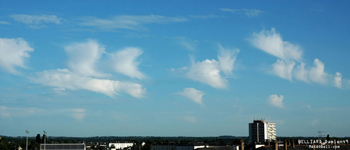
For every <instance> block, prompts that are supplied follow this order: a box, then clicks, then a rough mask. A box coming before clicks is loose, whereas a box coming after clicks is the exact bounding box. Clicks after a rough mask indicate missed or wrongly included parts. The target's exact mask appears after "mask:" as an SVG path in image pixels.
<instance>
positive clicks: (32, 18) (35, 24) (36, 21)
mask: <svg viewBox="0 0 350 150" xmlns="http://www.w3.org/2000/svg"><path fill="white" fill-rule="evenodd" d="M10 17H12V18H13V19H14V20H16V21H18V22H22V23H24V24H28V25H30V27H32V28H42V27H46V26H45V25H42V24H43V23H54V24H60V23H61V20H62V18H59V17H57V16H55V15H26V14H19V15H11V16H10Z"/></svg>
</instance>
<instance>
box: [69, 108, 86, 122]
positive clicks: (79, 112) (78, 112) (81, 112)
mask: <svg viewBox="0 0 350 150" xmlns="http://www.w3.org/2000/svg"><path fill="white" fill-rule="evenodd" d="M85 111H86V110H85V109H72V116H73V118H75V119H76V120H77V121H81V120H83V119H84V117H85V115H86V112H85Z"/></svg>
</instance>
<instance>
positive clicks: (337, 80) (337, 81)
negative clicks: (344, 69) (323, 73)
mask: <svg viewBox="0 0 350 150" xmlns="http://www.w3.org/2000/svg"><path fill="white" fill-rule="evenodd" d="M341 78H342V75H341V73H340V72H337V73H335V77H334V84H335V86H336V87H337V88H340V89H341Z"/></svg>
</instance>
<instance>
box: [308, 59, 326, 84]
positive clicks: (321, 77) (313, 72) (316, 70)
mask: <svg viewBox="0 0 350 150" xmlns="http://www.w3.org/2000/svg"><path fill="white" fill-rule="evenodd" d="M314 65H315V66H314V67H312V68H311V69H310V70H309V78H310V80H311V81H314V82H317V83H321V84H325V83H326V82H327V77H328V74H327V73H325V72H324V63H323V62H321V61H320V60H318V59H317V58H316V59H315V60H314Z"/></svg>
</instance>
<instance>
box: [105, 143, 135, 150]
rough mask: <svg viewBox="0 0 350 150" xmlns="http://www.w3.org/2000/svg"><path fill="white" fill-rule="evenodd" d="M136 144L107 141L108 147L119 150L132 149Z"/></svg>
mask: <svg viewBox="0 0 350 150" xmlns="http://www.w3.org/2000/svg"><path fill="white" fill-rule="evenodd" d="M133 146H134V143H107V144H106V148H107V149H108V150H117V149H131V148H132V147H133Z"/></svg>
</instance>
